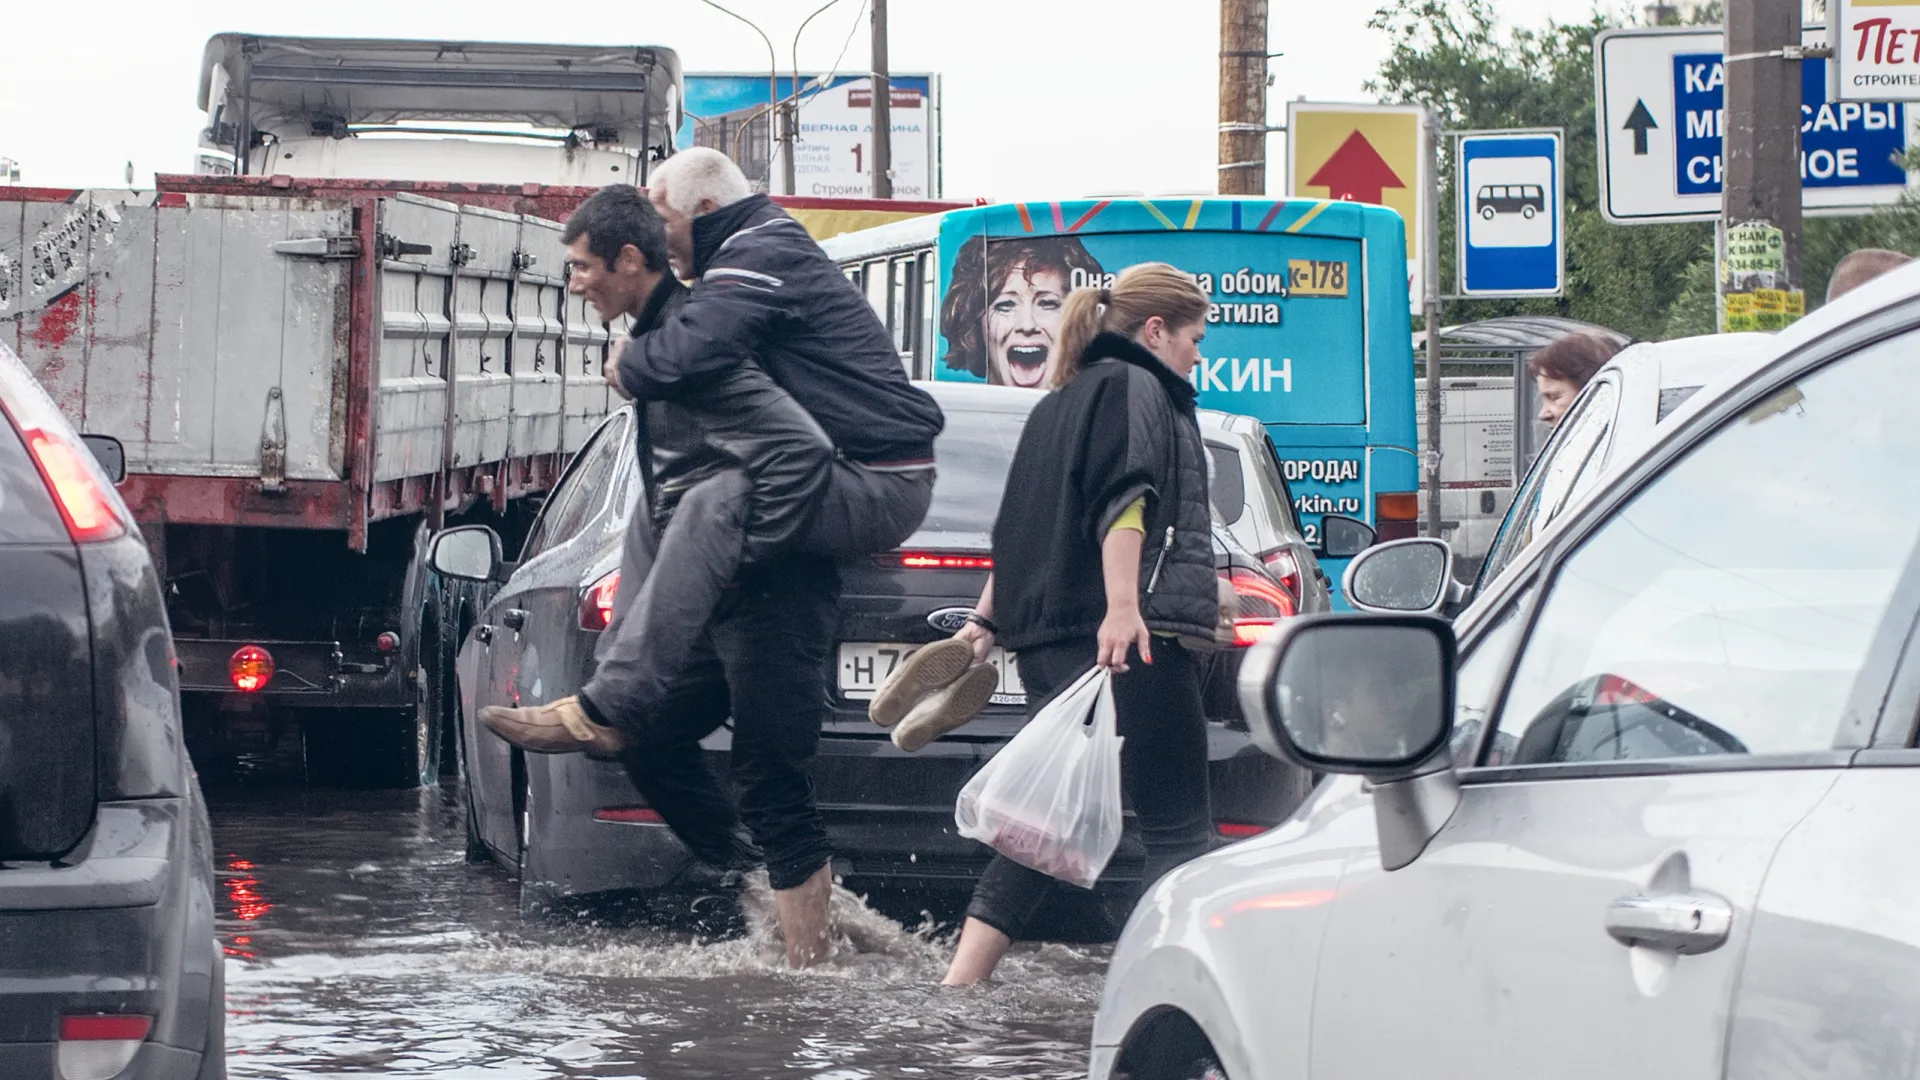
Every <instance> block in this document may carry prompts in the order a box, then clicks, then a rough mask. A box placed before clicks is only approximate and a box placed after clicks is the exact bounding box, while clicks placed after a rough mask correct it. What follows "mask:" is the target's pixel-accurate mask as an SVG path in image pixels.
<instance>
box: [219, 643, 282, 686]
mask: <svg viewBox="0 0 1920 1080" xmlns="http://www.w3.org/2000/svg"><path fill="white" fill-rule="evenodd" d="M273 670H274V668H273V654H272V653H270V652H268V651H267V650H265V649H263V648H261V647H260V646H258V645H242V646H240V647H239V648H237V649H235V650H233V655H232V656H231V657H228V658H227V678H229V679H232V680H233V687H234V689H236V690H238V691H240V692H241V693H243V694H251V693H253V692H254V691H256V690H258V689H260V688H261V687H263V686H265V685H267V683H269V682H271V681H273Z"/></svg>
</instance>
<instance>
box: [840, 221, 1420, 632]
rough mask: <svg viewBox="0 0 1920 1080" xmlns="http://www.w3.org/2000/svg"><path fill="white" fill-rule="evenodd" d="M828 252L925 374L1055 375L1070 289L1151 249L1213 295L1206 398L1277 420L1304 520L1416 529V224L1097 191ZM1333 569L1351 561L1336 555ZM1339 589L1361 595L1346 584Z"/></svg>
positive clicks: (1146, 258)
mask: <svg viewBox="0 0 1920 1080" xmlns="http://www.w3.org/2000/svg"><path fill="white" fill-rule="evenodd" d="M824 246H825V248H826V250H827V252H828V254H829V255H831V256H832V257H833V258H834V259H835V260H836V261H837V262H838V263H839V264H840V265H841V267H842V268H843V270H845V272H846V273H847V276H848V277H849V278H850V279H852V280H853V282H854V283H855V284H856V285H857V286H859V287H860V288H861V289H863V290H864V291H865V293H866V295H867V298H868V300H869V301H870V302H872V304H873V306H874V309H875V310H876V311H878V312H879V313H880V314H881V317H882V318H883V319H885V320H886V322H887V324H888V326H889V327H891V328H892V330H893V334H894V339H895V343H896V344H897V345H898V346H899V348H900V354H901V359H902V362H903V363H904V364H905V365H906V366H907V370H908V372H909V373H911V374H912V375H913V376H914V377H915V378H919V379H935V380H943V381H947V380H957V381H964V382H986V383H995V384H1001V385H1009V386H1038V385H1040V383H1041V380H1042V378H1043V377H1044V372H1045V370H1046V361H1047V355H1048V352H1049V351H1050V349H1051V346H1052V342H1053V335H1054V333H1055V332H1056V331H1057V329H1058V327H1059V320H1060V308H1061V305H1062V302H1063V301H1064V300H1065V298H1066V294H1067V292H1068V291H1069V290H1072V289H1076V288H1081V287H1093V288H1099V287H1102V286H1107V285H1110V284H1111V283H1112V281H1113V278H1114V277H1115V275H1117V274H1118V272H1119V271H1121V270H1123V269H1125V268H1126V267H1128V266H1132V265H1134V264H1135V263H1141V262H1165V263H1170V264H1172V265H1174V266H1176V267H1178V268H1180V269H1181V270H1184V271H1186V272H1187V273H1189V274H1191V275H1193V277H1194V280H1195V281H1196V282H1197V283H1198V284H1199V285H1200V287H1201V288H1202V289H1203V290H1205V291H1206V292H1207V293H1208V294H1209V296H1210V297H1211V298H1212V300H1213V307H1212V309H1211V310H1210V312H1209V314H1208V317H1207V320H1208V323H1209V325H1208V327H1207V337H1206V340H1205V341H1204V342H1202V343H1201V347H1200V348H1201V353H1202V354H1203V355H1204V356H1205V357H1206V359H1205V360H1203V361H1202V362H1201V365H1200V366H1199V367H1198V368H1197V369H1195V371H1194V373H1193V380H1194V383H1195V385H1196V387H1197V388H1198V389H1199V391H1200V404H1201V406H1202V407H1203V408H1209V409H1218V410H1221V411H1223V412H1230V413H1241V414H1245V415H1248V416H1252V417H1255V418H1257V419H1258V420H1260V422H1261V423H1262V424H1264V425H1265V427H1266V430H1267V433H1268V436H1269V438H1270V439H1271V440H1272V443H1273V446H1274V450H1275V452H1276V454H1277V456H1278V458H1279V461H1280V463H1281V469H1282V472H1283V474H1284V476H1285V478H1286V480H1287V484H1288V487H1289V488H1290V492H1291V495H1292V498H1293V502H1294V508H1295V510H1296V512H1297V514H1298V516H1299V518H1300V522H1301V526H1302V528H1303V530H1304V531H1305V532H1306V535H1307V540H1308V543H1310V544H1312V545H1313V546H1314V547H1315V548H1316V549H1318V548H1319V546H1320V545H1319V534H1320V520H1321V517H1322V515H1324V514H1327V513H1338V514H1345V515H1347V516H1349V517H1355V518H1359V519H1361V520H1363V521H1365V522H1367V523H1368V524H1370V525H1372V526H1373V527H1374V528H1375V530H1377V531H1378V533H1379V535H1380V537H1381V538H1382V539H1397V538H1400V537H1406V536H1412V535H1414V533H1415V530H1416V528H1417V523H1418V516H1419V494H1418V468H1417V461H1416V457H1415V453H1416V451H1415V447H1416V445H1417V444H1416V440H1415V429H1414V422H1415V421H1414V359H1413V349H1412V344H1411V343H1412V334H1411V320H1410V311H1409V306H1408V302H1407V274H1406V266H1407V254H1406V231H1405V226H1404V224H1403V222H1402V221H1401V218H1400V216H1399V215H1398V214H1396V213H1394V212H1393V211H1391V210H1387V209H1383V208H1381V207H1376V206H1366V205H1362V204H1358V203H1349V202H1329V201H1325V200H1318V199H1262V198H1179V199H1172V198H1162V199H1121V198H1114V199H1089V200H1081V201H1070V202H1053V203H1004V204H995V205H989V206H975V207H967V208H964V209H959V210H950V211H947V212H945V213H940V214H932V215H928V216H926V217H922V218H914V219H910V220H906V221H900V222H895V223H892V224H889V225H882V226H880V227H877V228H873V229H866V230H862V231H860V232H856V233H848V234H846V235H843V236H838V237H834V238H832V239H830V240H828V241H826V243H825V244H824ZM1323 566H1324V568H1325V570H1326V572H1327V575H1328V576H1329V577H1331V578H1332V579H1333V581H1334V583H1335V586H1336V589H1337V586H1338V583H1339V580H1340V574H1341V572H1342V571H1343V570H1344V569H1345V564H1344V563H1343V562H1323ZM1335 603H1336V605H1338V606H1341V607H1344V606H1345V603H1344V601H1343V600H1341V599H1340V598H1339V597H1338V594H1337V592H1336V598H1335Z"/></svg>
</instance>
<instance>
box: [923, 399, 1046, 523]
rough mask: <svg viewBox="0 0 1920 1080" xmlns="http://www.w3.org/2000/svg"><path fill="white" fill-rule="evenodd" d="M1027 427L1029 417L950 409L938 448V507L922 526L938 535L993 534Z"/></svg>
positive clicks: (935, 504)
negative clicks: (1008, 478)
mask: <svg viewBox="0 0 1920 1080" xmlns="http://www.w3.org/2000/svg"><path fill="white" fill-rule="evenodd" d="M1026 426H1027V416H1026V414H1025V413H1016V412H965V411H961V410H957V409H949V410H947V426H946V429H945V430H944V431H942V432H941V433H940V437H939V438H938V439H936V440H934V444H933V457H934V461H935V463H936V464H937V465H938V467H939V470H940V478H939V479H938V480H937V481H935V483H934V485H933V505H932V506H930V507H928V509H927V519H926V521H925V522H924V523H923V524H922V525H921V526H920V527H921V528H922V529H927V530H930V531H933V532H973V533H989V532H992V531H993V519H994V518H995V517H997V516H999V513H1000V493H1001V491H1002V490H1004V489H1005V488H1006V486H1007V471H1008V470H1009V469H1011V468H1012V467H1013V451H1014V448H1015V447H1017V446H1019V445H1020V433H1021V432H1022V431H1024V430H1025V429H1026Z"/></svg>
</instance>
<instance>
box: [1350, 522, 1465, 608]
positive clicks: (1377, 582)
mask: <svg viewBox="0 0 1920 1080" xmlns="http://www.w3.org/2000/svg"><path fill="white" fill-rule="evenodd" d="M1340 587H1341V590H1342V591H1343V592H1344V593H1345V594H1346V597H1347V602H1348V603H1350V604H1352V605H1353V606H1354V607H1356V608H1359V609H1360V610H1361V611H1371V612H1376V613H1380V614H1389V615H1433V614H1436V613H1438V612H1439V611H1440V609H1441V608H1442V607H1443V606H1445V605H1446V604H1447V603H1448V602H1450V601H1457V600H1460V599H1463V598H1464V597H1465V593H1466V587H1465V586H1463V585H1460V584H1458V583H1457V582H1455V581H1454V579H1453V548H1451V547H1449V546H1448V545H1447V542H1446V541H1444V540H1436V539H1434V538H1432V537H1428V536H1417V537H1414V538H1412V539H1408V540H1392V541H1389V542H1387V543H1384V544H1381V545H1380V546H1379V547H1375V548H1369V549H1368V550H1366V551H1364V552H1362V553H1361V554H1360V555H1359V556H1358V557H1356V558H1355V559H1354V560H1353V561H1352V562H1351V563H1348V564H1347V572H1346V574H1345V575H1344V576H1343V577H1342V578H1341V581H1340Z"/></svg>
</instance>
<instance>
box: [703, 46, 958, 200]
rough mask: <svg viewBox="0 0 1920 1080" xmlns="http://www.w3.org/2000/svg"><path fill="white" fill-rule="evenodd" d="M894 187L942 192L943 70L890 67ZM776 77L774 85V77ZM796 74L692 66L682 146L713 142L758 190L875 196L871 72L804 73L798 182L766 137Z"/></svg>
mask: <svg viewBox="0 0 1920 1080" xmlns="http://www.w3.org/2000/svg"><path fill="white" fill-rule="evenodd" d="M891 81H892V104H893V138H892V142H891V144H890V145H891V148H892V151H893V196H894V198H896V199H937V198H939V197H940V80H939V77H938V76H935V75H928V74H919V75H894V76H893V77H892V80H891ZM770 82H771V85H769V83H770ZM793 90H794V80H793V79H792V78H791V77H790V76H784V75H783V76H780V77H779V78H777V79H772V80H769V79H768V77H767V76H765V75H751V74H738V73H733V74H689V75H687V76H686V119H685V121H684V122H683V123H682V124H681V127H680V133H679V137H678V139H677V140H676V141H677V144H678V145H680V146H683V147H685V146H710V147H713V148H714V149H717V150H720V151H721V152H723V153H725V154H726V155H727V156H728V157H731V158H732V159H733V160H734V161H735V162H736V163H737V164H739V166H740V168H741V170H742V171H743V172H745V173H746V174H747V178H748V179H750V180H752V181H753V182H754V185H755V186H756V188H758V189H759V190H762V191H772V192H774V193H776V194H782V195H800V196H805V197H809V198H823V199H868V198H872V197H873V177H872V175H871V170H872V168H873V158H872V154H873V150H872V145H873V130H872V128H873V123H872V121H873V113H872V108H873V80H872V79H871V78H870V77H868V76H866V75H835V76H833V77H831V78H829V77H827V76H826V75H807V74H803V75H801V76H800V94H799V127H798V131H797V132H796V133H795V136H794V156H793V172H794V190H792V191H786V190H784V188H785V181H784V175H783V174H784V171H785V170H784V163H783V162H781V161H780V160H779V158H778V156H777V153H775V150H776V148H774V147H772V146H770V145H769V132H770V130H771V127H770V124H771V121H770V117H769V115H768V113H769V109H768V104H769V99H770V97H772V96H773V95H775V94H777V95H778V96H779V98H780V100H781V101H786V100H788V99H790V98H791V97H792V96H793Z"/></svg>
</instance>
